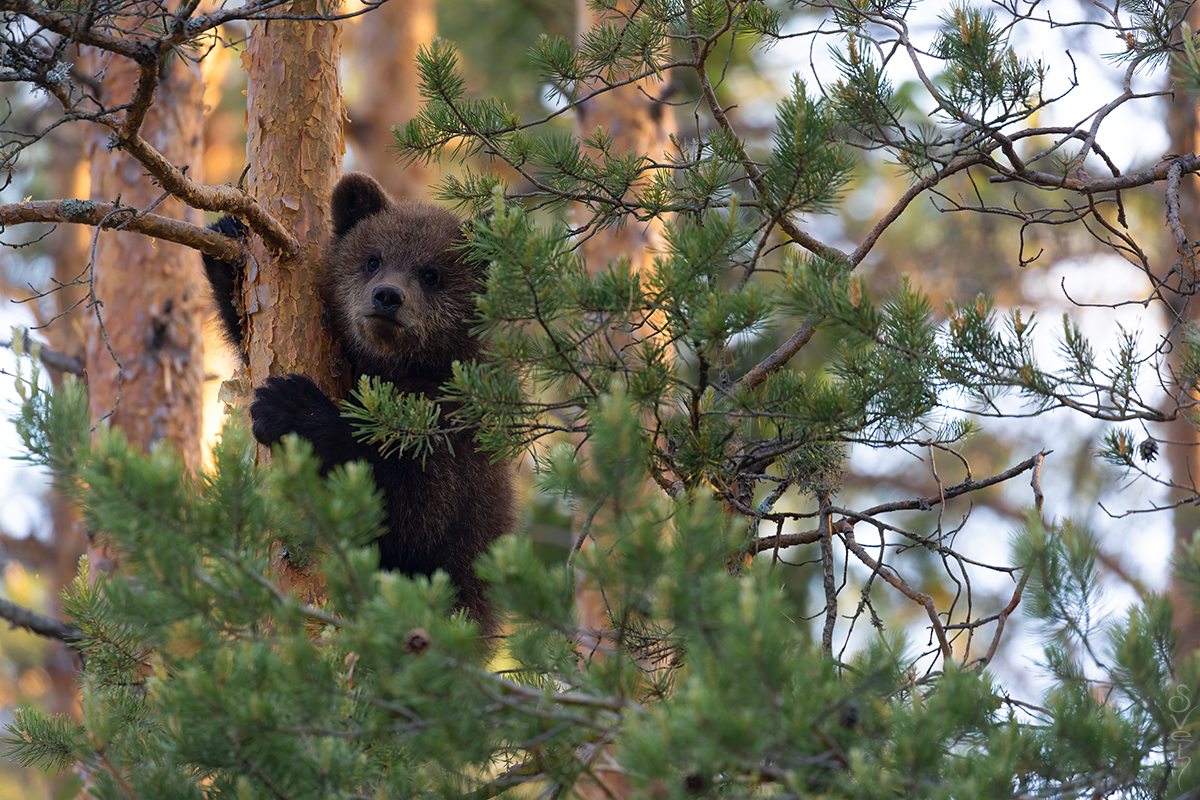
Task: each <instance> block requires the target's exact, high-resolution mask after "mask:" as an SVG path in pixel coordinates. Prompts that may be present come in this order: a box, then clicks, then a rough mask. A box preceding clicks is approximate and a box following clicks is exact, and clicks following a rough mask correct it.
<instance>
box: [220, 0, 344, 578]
mask: <svg viewBox="0 0 1200 800" xmlns="http://www.w3.org/2000/svg"><path fill="white" fill-rule="evenodd" d="M321 7H322V6H321V4H320V3H318V2H316V0H297V1H296V2H294V3H292V4H291V5H290V6H287V7H286V9H284V8H281V13H288V14H316V13H319V11H320V8H321ZM340 57H341V29H340V24H339V23H335V22H311V21H308V22H291V21H282V20H273V21H270V22H255V23H252V24H251V26H250V40H249V43H248V44H247V47H246V52H245V54H244V55H243V57H242V64H243V67H244V68H245V71H246V75H247V87H246V136H247V141H246V157H247V160H248V162H249V164H250V174H249V181H248V187H249V191H250V194H251V195H253V196H254V197H255V198H256V199H257V200H258V201H259V202H260V203H262V204H263V205H264V206H266V208H267V210H268V211H269V212H270V213H271V214H272V215H273V216H274V217H275V218H276V219H278V220H279V221H280V222H281V223H282V224H283V226H284V227H285V228H286V229H288V230H290V231H291V232H292V233H293V234H294V235H295V236H296V238H297V239H299V241H300V242H301V250H300V252H299V253H298V254H296V255H294V256H292V255H288V254H278V253H269V252H267V251H266V249H265V248H264V247H263V246H262V243H261V242H259V241H257V240H255V244H254V247H255V250H254V256H255V259H256V261H257V265H256V268H254V269H251V270H248V271H247V284H248V285H247V286H246V287H245V291H246V294H245V296H244V297H243V300H244V302H245V304H246V317H247V320H248V330H247V332H246V351H247V353H248V354H249V365H248V369H247V373H248V386H246V387H245V390H246V391H249V387H253V386H258V385H261V384H262V383H263V381H265V380H266V379H267V377H268V376H272V375H286V374H288V373H293V372H294V373H302V374H305V375H308V376H309V377H311V378H312V379H313V380H314V381H316V382H317V383H318V384H319V385H321V386H322V388H324V389H325V391H326V392H327V393H329V394H330V395H331V396H333V397H343V396H344V395H345V394H346V391H347V389H348V386H347V383H348V380H349V377H350V376H349V370H348V369H344V368H343V367H342V366H341V354H340V353H339V352H338V351H337V349H336V348H335V346H334V343H333V341H332V339H331V338H330V336H329V333H328V332H326V331H325V330H324V328H323V326H322V324H321V300H320V297H319V295H318V291H317V283H316V280H317V270H318V268H319V266H320V258H321V247H322V244H323V243H324V239H325V236H326V233H327V232H326V228H327V223H326V221H327V220H328V218H329V201H330V197H331V196H332V194H333V187H334V185H335V184H336V182H337V180H338V178H339V177H340V175H341V171H342V152H343V143H342V119H343V117H344V109H343V107H342V94H341V82H340V69H339V60H340ZM278 567H279V570H280V573H279V583H280V586H281V587H282V588H284V589H294V590H296V591H297V592H298V593H299V595H300V596H301V597H302V598H303V599H304V600H305V601H306V602H316V601H317V600H318V599H319V598H320V597H321V596H323V584H324V579H323V577H322V576H320V574H319V573H316V572H313V573H312V574H309V573H308V572H298V571H296V570H294V569H292V567H291V565H290V564H287V563H286V561H285V560H281V561H280V563H279V564H278Z"/></svg>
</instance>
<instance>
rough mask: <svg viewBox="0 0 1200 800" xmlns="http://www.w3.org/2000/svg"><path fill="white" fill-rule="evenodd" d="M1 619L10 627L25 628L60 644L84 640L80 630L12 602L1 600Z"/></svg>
mask: <svg viewBox="0 0 1200 800" xmlns="http://www.w3.org/2000/svg"><path fill="white" fill-rule="evenodd" d="M0 618H3V619H6V620H8V621H9V623H10V627H13V628H18V627H19V628H24V629H25V630H27V631H30V632H31V633H36V634H37V635H38V636H45V637H47V638H49V639H58V640H59V641H60V642H66V643H67V644H73V643H75V642H78V641H80V640H82V638H83V634H82V633H81V632H80V631H79V629H78V628H75V627H73V626H71V625H68V624H66V623H65V622H59V621H58V620H56V619H54V618H53V617H48V616H46V615H45V614H39V613H38V612H37V611H33V610H31V609H28V608H25V607H24V606H19V605H17V604H16V603H14V602H12V601H11V600H5V599H4V598H0Z"/></svg>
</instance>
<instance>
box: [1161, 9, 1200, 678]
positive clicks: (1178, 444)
mask: <svg viewBox="0 0 1200 800" xmlns="http://www.w3.org/2000/svg"><path fill="white" fill-rule="evenodd" d="M1187 16H1188V19H1189V21H1190V22H1191V24H1192V26H1193V29H1194V28H1195V26H1196V25H1197V24H1200V13H1197V11H1196V9H1194V8H1193V9H1192V11H1191V12H1189V13H1188V15H1187ZM1167 102H1168V105H1167V133H1168V134H1169V135H1170V137H1171V149H1170V152H1172V153H1194V152H1200V120H1198V119H1197V113H1198V111H1197V107H1196V104H1195V102H1194V100H1193V98H1192V97H1191V96H1190V95H1188V94H1185V93H1183V92H1180V93H1179V94H1178V95H1177V96H1176V97H1175V98H1174V99H1171V98H1168V101H1167ZM1179 219H1180V222H1181V223H1182V224H1183V227H1184V230H1185V231H1187V233H1188V236H1189V238H1191V239H1196V238H1200V234H1198V233H1197V232H1198V231H1200V185H1198V184H1197V179H1196V178H1195V176H1190V175H1189V176H1186V177H1185V178H1184V179H1183V180H1182V181H1181V182H1180V187H1179ZM1178 257H1179V253H1178V252H1177V251H1176V245H1175V240H1174V238H1173V237H1172V235H1171V233H1169V232H1167V233H1166V234H1164V236H1163V247H1162V253H1161V255H1160V262H1161V268H1160V270H1159V273H1160V274H1166V272H1167V270H1168V269H1169V266H1170V264H1171V263H1172V262H1173V261H1174V260H1175V259H1176V258H1178ZM1183 299H1184V298H1179V300H1180V301H1182V300H1183ZM1176 312H1177V313H1183V314H1187V315H1189V316H1190V319H1191V321H1192V322H1193V323H1194V322H1196V321H1197V309H1196V307H1195V306H1192V307H1190V308H1188V309H1185V308H1183V306H1182V302H1181V305H1180V306H1179V307H1178V308H1177V309H1176ZM1180 335H1181V332H1180V331H1176V340H1177V341H1178V338H1179V337H1180ZM1192 391H1193V392H1195V391H1196V390H1195V389H1193V390H1192ZM1167 430H1168V433H1167V436H1169V442H1168V443H1167V445H1166V447H1165V450H1166V456H1167V461H1168V462H1169V463H1170V465H1171V473H1172V474H1173V475H1174V476H1175V482H1176V483H1180V484H1188V483H1189V482H1191V483H1193V484H1194V483H1196V482H1198V481H1200V431H1197V430H1196V429H1195V428H1194V427H1192V425H1191V424H1189V423H1188V422H1187V420H1185V419H1183V418H1180V419H1179V420H1177V421H1176V422H1175V423H1173V424H1172V425H1170V426H1169V427H1168V429H1167ZM1172 499H1176V498H1172ZM1174 523H1175V552H1176V553H1178V552H1180V551H1181V550H1182V548H1183V547H1184V546H1186V545H1188V544H1190V543H1191V541H1192V537H1193V536H1195V535H1196V533H1197V531H1198V530H1200V507H1198V506H1195V505H1192V504H1190V503H1189V504H1184V505H1181V506H1179V507H1178V508H1176V509H1175V512H1174ZM1169 592H1170V598H1171V605H1172V607H1173V609H1174V612H1175V625H1176V626H1177V627H1178V628H1179V634H1180V635H1179V655H1180V656H1183V655H1186V654H1188V653H1191V652H1192V651H1193V650H1195V649H1196V648H1200V612H1198V610H1197V608H1196V604H1195V602H1194V601H1193V600H1192V596H1193V594H1194V592H1195V589H1194V587H1189V586H1188V585H1187V584H1185V583H1182V582H1181V581H1179V580H1178V579H1176V578H1175V577H1174V576H1172V578H1171V584H1170V590H1169Z"/></svg>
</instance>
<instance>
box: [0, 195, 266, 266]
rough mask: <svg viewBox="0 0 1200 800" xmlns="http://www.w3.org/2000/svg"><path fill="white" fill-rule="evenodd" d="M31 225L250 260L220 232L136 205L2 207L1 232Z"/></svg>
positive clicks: (29, 203) (48, 202) (64, 202)
mask: <svg viewBox="0 0 1200 800" xmlns="http://www.w3.org/2000/svg"><path fill="white" fill-rule="evenodd" d="M27 222H50V223H64V222H69V223H73V224H77V225H92V226H99V227H101V228H120V229H122V230H127V231H132V232H134V233H141V234H144V235H146V236H153V237H154V238H156V239H162V240H163V241H167V242H174V243H176V244H182V245H185V246H187V247H191V248H194V249H196V250H199V251H200V252H201V253H205V254H207V255H210V256H212V257H213V258H218V259H220V260H222V261H228V262H230V263H234V264H237V263H242V262H244V261H245V260H246V258H247V251H246V249H245V248H244V247H243V246H242V245H240V244H238V243H237V242H236V241H235V240H233V239H230V238H229V237H227V236H223V235H221V234H220V233H217V232H216V231H211V230H209V229H208V228H205V227H202V226H200V225H193V224H191V223H190V222H182V221H180V220H177V219H172V218H170V217H163V216H160V215H158V214H146V213H141V212H139V211H138V209H137V208H134V207H133V206H119V205H117V204H115V203H95V202H92V201H91V200H75V199H67V200H30V201H27V202H24V203H9V204H8V205H3V206H0V229H3V228H7V227H8V226H10V225H17V224H21V223H27Z"/></svg>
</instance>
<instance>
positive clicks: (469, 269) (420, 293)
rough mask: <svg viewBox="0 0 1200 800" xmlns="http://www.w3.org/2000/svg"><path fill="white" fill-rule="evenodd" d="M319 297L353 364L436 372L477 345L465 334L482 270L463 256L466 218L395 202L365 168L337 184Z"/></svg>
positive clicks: (473, 353)
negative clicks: (362, 171)
mask: <svg viewBox="0 0 1200 800" xmlns="http://www.w3.org/2000/svg"><path fill="white" fill-rule="evenodd" d="M332 223H333V225H332V231H331V232H330V239H329V244H328V245H326V247H325V253H324V257H323V258H322V264H323V274H322V279H321V295H322V297H321V299H322V301H323V302H324V303H325V307H326V310H327V312H328V313H329V319H330V323H331V325H332V328H333V333H334V335H335V336H336V337H337V338H338V339H340V341H341V344H342V348H343V351H344V352H345V354H346V356H347V357H348V358H349V359H350V360H351V361H352V362H353V363H354V364H355V366H356V368H357V371H358V372H359V373H360V374H362V373H368V374H381V375H384V376H385V377H386V376H388V375H389V374H391V375H404V374H408V373H411V372H422V373H429V372H442V371H445V370H448V369H449V365H450V362H451V361H454V360H455V359H458V360H464V361H465V360H469V359H472V358H475V357H477V356H478V354H479V344H478V342H477V341H476V340H475V339H473V338H472V337H471V335H470V328H471V323H470V322H468V321H466V320H467V319H468V318H469V317H473V316H474V314H475V295H476V294H478V293H479V292H480V291H481V290H482V285H481V277H482V274H481V270H480V269H479V268H478V267H476V266H474V265H472V264H470V263H468V262H467V261H466V259H465V256H466V253H465V252H464V251H463V250H462V248H461V245H462V244H463V242H464V236H463V232H462V222H461V221H460V220H459V219H458V218H457V217H455V216H454V215H453V214H451V213H450V212H448V211H445V210H444V209H441V208H438V207H437V206H432V205H428V204H425V203H410V202H397V201H394V200H392V199H391V198H390V197H388V195H387V193H386V192H385V191H384V190H383V187H382V186H380V185H379V183H378V182H377V181H376V180H375V179H374V178H372V177H371V176H369V175H365V174H363V173H361V172H351V173H348V174H347V175H345V176H344V177H343V178H342V179H341V181H339V182H338V184H337V186H336V187H334V190H333V203H332Z"/></svg>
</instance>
